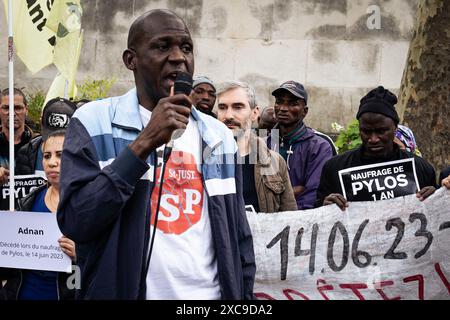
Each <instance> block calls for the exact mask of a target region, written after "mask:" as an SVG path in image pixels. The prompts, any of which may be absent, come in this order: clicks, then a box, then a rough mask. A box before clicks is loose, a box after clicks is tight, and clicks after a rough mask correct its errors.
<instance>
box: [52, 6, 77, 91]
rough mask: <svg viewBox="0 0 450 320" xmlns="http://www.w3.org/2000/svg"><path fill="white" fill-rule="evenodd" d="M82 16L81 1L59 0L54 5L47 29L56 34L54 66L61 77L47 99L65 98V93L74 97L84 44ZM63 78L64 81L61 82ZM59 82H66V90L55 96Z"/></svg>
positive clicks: (53, 85) (56, 80)
mask: <svg viewBox="0 0 450 320" xmlns="http://www.w3.org/2000/svg"><path fill="white" fill-rule="evenodd" d="M82 14H83V10H82V8H81V4H80V0H64V1H63V0H59V1H55V2H54V3H53V7H52V10H51V12H50V15H49V17H48V19H47V23H46V24H45V27H46V28H48V29H50V30H51V31H52V32H55V34H56V43H55V48H54V55H53V64H54V65H55V66H56V67H57V68H58V70H59V73H60V75H59V74H58V75H57V77H56V78H55V80H54V82H53V84H52V87H51V88H50V90H49V92H48V94H47V98H55V97H57V96H60V97H64V91H65V92H66V93H67V95H66V98H71V97H74V94H75V76H76V73H77V68H78V61H79V59H80V52H81V46H82V44H83V31H82V30H81V16H82ZM63 78H64V79H65V80H64V81H62V80H61V79H63ZM59 82H66V86H65V90H63V92H61V91H60V90H56V92H59V94H58V95H54V94H55V91H54V90H53V89H54V88H58V87H59V88H60V85H56V83H59Z"/></svg>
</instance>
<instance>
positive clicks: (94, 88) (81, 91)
mask: <svg viewBox="0 0 450 320" xmlns="http://www.w3.org/2000/svg"><path fill="white" fill-rule="evenodd" d="M115 82H116V78H115V77H113V78H107V79H100V80H95V79H91V78H88V79H87V80H86V81H84V82H83V83H82V84H81V85H79V86H78V92H77V97H76V99H75V100H81V99H88V100H91V101H93V100H98V99H103V98H106V97H107V95H108V93H109V90H111V87H112V86H113V85H114V83H115Z"/></svg>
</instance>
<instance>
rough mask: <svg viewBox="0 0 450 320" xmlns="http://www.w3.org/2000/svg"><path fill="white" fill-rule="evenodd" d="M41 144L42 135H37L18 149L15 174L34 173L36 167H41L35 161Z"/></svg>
mask: <svg viewBox="0 0 450 320" xmlns="http://www.w3.org/2000/svg"><path fill="white" fill-rule="evenodd" d="M41 144H42V136H37V137H35V138H33V139H31V141H30V142H28V143H27V144H26V145H24V146H23V147H22V148H20V149H19V151H18V153H17V157H16V174H17V175H28V174H35V170H36V168H37V167H39V169H41V167H42V165H38V164H37V162H36V161H37V158H38V154H39V150H40V148H41Z"/></svg>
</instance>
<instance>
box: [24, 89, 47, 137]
mask: <svg viewBox="0 0 450 320" xmlns="http://www.w3.org/2000/svg"><path fill="white" fill-rule="evenodd" d="M27 100H28V119H29V120H30V121H31V123H30V126H31V128H32V129H33V130H36V131H40V127H41V126H40V122H41V113H42V108H43V107H44V102H45V92H44V91H43V90H41V89H38V90H34V91H32V92H31V93H28V95H27Z"/></svg>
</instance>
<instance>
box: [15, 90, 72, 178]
mask: <svg viewBox="0 0 450 320" xmlns="http://www.w3.org/2000/svg"><path fill="white" fill-rule="evenodd" d="M76 109H77V106H76V105H75V104H74V103H73V102H72V101H70V100H67V99H64V98H55V99H52V100H50V101H48V102H47V103H46V104H45V106H44V108H43V110H42V117H41V131H42V136H37V137H35V138H33V139H32V140H31V141H30V142H29V143H27V144H26V145H24V146H23V147H22V148H20V150H19V152H18V154H17V164H16V167H17V169H16V174H17V175H36V176H40V177H43V178H45V173H44V168H43V167H42V149H41V145H42V140H43V138H44V139H45V137H47V136H48V135H49V134H50V133H52V132H54V131H58V130H61V129H65V128H67V126H68V125H69V122H70V118H71V117H72V115H73V114H74V112H75V110H76Z"/></svg>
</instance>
